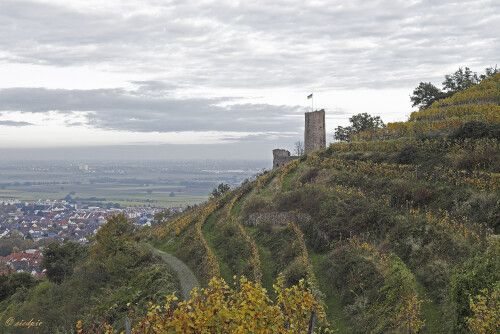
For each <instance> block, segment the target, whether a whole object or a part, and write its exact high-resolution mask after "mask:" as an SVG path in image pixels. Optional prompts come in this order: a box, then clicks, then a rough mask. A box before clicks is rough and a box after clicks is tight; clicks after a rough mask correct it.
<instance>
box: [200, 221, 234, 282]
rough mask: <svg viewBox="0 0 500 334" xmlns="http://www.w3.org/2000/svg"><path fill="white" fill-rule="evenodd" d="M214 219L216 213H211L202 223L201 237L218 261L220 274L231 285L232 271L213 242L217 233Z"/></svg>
mask: <svg viewBox="0 0 500 334" xmlns="http://www.w3.org/2000/svg"><path fill="white" fill-rule="evenodd" d="M216 221H217V215H216V214H211V215H210V216H209V217H208V218H207V220H206V221H205V223H204V224H203V226H202V228H201V232H202V233H203V237H205V240H206V241H207V243H208V246H209V247H210V249H211V250H212V252H214V254H215V258H216V259H217V262H218V263H219V271H220V276H221V277H222V278H223V279H224V280H225V281H226V283H227V284H229V285H232V284H233V282H234V280H233V273H232V272H231V270H230V269H229V266H228V265H227V264H226V263H224V262H223V261H222V260H221V258H222V257H221V255H220V252H219V251H218V249H217V248H218V247H216V244H215V242H214V238H215V234H216V233H217V229H216V228H215V223H216Z"/></svg>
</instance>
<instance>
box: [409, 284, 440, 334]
mask: <svg viewBox="0 0 500 334" xmlns="http://www.w3.org/2000/svg"><path fill="white" fill-rule="evenodd" d="M416 289H417V293H418V296H419V298H420V299H424V300H425V301H424V302H423V303H422V308H421V312H422V313H421V315H422V318H423V319H425V327H424V328H422V329H421V330H420V332H419V333H422V334H425V333H429V334H434V333H446V332H447V331H446V329H445V327H444V326H445V322H444V321H443V318H444V317H443V313H442V311H441V310H440V309H439V307H438V305H437V304H436V303H435V302H434V301H433V300H431V299H430V297H429V294H428V293H427V292H426V290H425V288H424V286H423V285H422V284H421V283H420V282H418V281H417V284H416Z"/></svg>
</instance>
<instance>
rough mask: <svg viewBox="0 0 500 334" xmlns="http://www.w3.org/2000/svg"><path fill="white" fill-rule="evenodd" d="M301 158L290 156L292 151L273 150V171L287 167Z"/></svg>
mask: <svg viewBox="0 0 500 334" xmlns="http://www.w3.org/2000/svg"><path fill="white" fill-rule="evenodd" d="M298 158H299V157H297V156H293V155H290V151H287V150H283V149H280V148H277V149H274V150H273V169H275V168H279V167H281V166H284V165H286V164H287V163H289V162H290V161H293V160H295V159H298Z"/></svg>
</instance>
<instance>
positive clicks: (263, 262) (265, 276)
mask: <svg viewBox="0 0 500 334" xmlns="http://www.w3.org/2000/svg"><path fill="white" fill-rule="evenodd" d="M245 231H246V232H247V234H248V235H250V237H252V239H253V241H254V242H255V245H256V246H257V251H258V252H259V260H260V270H261V273H262V286H263V287H264V288H265V289H266V290H267V295H268V296H269V298H271V299H272V300H275V299H276V293H275V292H274V288H273V284H274V283H276V277H275V275H274V268H275V267H276V263H275V262H274V261H273V257H272V254H271V251H270V250H269V249H267V248H266V247H265V246H264V245H262V244H261V243H259V242H258V240H257V238H255V233H257V231H258V228H257V227H247V226H246V227H245Z"/></svg>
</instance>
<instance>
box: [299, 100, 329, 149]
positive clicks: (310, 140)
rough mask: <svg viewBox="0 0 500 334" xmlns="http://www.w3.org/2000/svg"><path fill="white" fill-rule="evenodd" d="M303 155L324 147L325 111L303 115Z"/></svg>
mask: <svg viewBox="0 0 500 334" xmlns="http://www.w3.org/2000/svg"><path fill="white" fill-rule="evenodd" d="M305 121H306V123H305V130H304V149H305V154H308V153H309V152H312V151H314V150H317V149H320V148H325V147H326V130H325V109H321V110H316V111H312V112H306V113H305Z"/></svg>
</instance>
